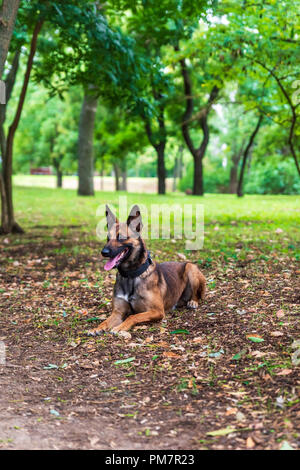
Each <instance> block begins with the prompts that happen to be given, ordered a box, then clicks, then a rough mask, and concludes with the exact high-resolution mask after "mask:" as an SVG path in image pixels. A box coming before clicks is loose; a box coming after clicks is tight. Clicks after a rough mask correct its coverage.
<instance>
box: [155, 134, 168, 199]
mask: <svg viewBox="0 0 300 470" xmlns="http://www.w3.org/2000/svg"><path fill="white" fill-rule="evenodd" d="M165 146H166V145H165V142H162V143H160V144H159V145H158V146H157V148H156V152H157V178H158V194H166V168H165Z"/></svg>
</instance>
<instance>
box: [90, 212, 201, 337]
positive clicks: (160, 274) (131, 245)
mask: <svg viewBox="0 0 300 470" xmlns="http://www.w3.org/2000/svg"><path fill="white" fill-rule="evenodd" d="M106 219H107V227H108V237H107V243H106V245H105V246H104V248H103V250H102V252H101V254H102V256H104V257H106V258H108V261H107V263H106V264H105V266H104V269H105V270H107V271H109V270H110V269H113V268H117V270H118V274H117V278H116V283H115V286H114V291H113V301H112V314H111V315H110V316H109V317H108V318H107V319H106V320H104V321H103V322H102V323H101V324H100V325H99V326H98V327H97V328H95V329H93V330H90V331H89V332H88V334H89V335H92V336H94V335H97V334H100V333H101V332H102V331H103V330H111V331H112V332H118V331H128V330H129V329H130V328H132V327H133V326H134V325H137V324H138V323H145V322H152V321H158V320H162V319H163V318H164V317H165V314H166V313H167V312H169V311H170V310H171V309H172V308H173V307H174V306H176V307H183V306H187V307H188V308H197V307H198V303H199V300H200V299H203V298H204V294H205V285H206V282H205V277H204V276H203V274H202V273H201V272H200V270H199V269H198V267H197V266H196V265H195V264H193V263H191V262H188V261H187V262H182V263H180V262H165V263H156V262H155V261H153V260H152V259H151V257H150V254H149V252H148V251H147V249H146V246H145V242H144V240H143V239H142V237H141V230H142V219H141V212H140V209H139V207H138V206H137V205H135V206H134V207H133V208H132V210H131V212H130V214H129V216H128V219H127V222H126V223H120V222H119V221H118V219H117V218H116V217H115V215H114V214H113V213H112V212H111V210H110V209H109V207H108V206H106Z"/></svg>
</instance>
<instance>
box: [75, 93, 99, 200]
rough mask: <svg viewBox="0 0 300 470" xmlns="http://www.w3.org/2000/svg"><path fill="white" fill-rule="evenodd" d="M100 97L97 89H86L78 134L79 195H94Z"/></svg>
mask: <svg viewBox="0 0 300 470" xmlns="http://www.w3.org/2000/svg"><path fill="white" fill-rule="evenodd" d="M97 103H98V97H97V96H96V95H95V87H94V86H92V85H90V86H89V87H88V88H86V89H85V92H84V98H83V103H82V108H81V113H80V120H79V133H78V182H79V185H78V194H79V195H80V196H93V195H94V127H95V118H96V111H97Z"/></svg>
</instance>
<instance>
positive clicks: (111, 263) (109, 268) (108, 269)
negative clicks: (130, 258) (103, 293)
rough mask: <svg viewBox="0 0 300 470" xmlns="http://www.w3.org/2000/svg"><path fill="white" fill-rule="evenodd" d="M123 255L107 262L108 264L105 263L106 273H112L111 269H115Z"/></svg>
mask: <svg viewBox="0 0 300 470" xmlns="http://www.w3.org/2000/svg"><path fill="white" fill-rule="evenodd" d="M121 255H122V253H119V254H118V255H117V256H115V257H114V258H111V259H110V260H109V261H107V263H105V265H104V269H105V271H110V270H111V269H113V268H114V267H115V266H116V264H117V262H118V261H119V259H120V258H121Z"/></svg>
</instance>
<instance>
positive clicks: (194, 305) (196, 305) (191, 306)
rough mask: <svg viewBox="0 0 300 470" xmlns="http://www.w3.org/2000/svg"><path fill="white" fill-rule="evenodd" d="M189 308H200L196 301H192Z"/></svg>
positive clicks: (188, 304)
mask: <svg viewBox="0 0 300 470" xmlns="http://www.w3.org/2000/svg"><path fill="white" fill-rule="evenodd" d="M187 306H188V308H194V309H195V308H198V302H196V300H190V301H189V302H188V303H187Z"/></svg>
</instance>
